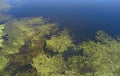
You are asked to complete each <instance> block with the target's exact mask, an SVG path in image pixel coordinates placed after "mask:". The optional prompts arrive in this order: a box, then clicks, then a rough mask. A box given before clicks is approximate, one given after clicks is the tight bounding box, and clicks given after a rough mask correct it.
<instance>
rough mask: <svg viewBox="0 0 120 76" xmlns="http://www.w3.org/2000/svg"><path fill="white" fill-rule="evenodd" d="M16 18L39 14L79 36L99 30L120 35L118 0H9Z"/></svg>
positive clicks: (11, 12)
mask: <svg viewBox="0 0 120 76" xmlns="http://www.w3.org/2000/svg"><path fill="white" fill-rule="evenodd" d="M8 1H9V2H10V3H11V4H12V5H13V7H12V8H11V10H10V12H9V13H10V14H11V15H13V16H14V17H17V18H22V17H38V16H43V17H44V18H46V19H48V20H50V21H52V22H56V23H58V24H59V25H60V27H67V28H69V29H71V30H72V32H74V34H75V35H76V36H77V37H79V38H86V37H93V36H94V34H95V32H96V31H98V30H101V29H102V30H105V31H106V32H108V33H109V34H111V35H117V34H120V21H119V20H120V1H119V0H16V1H15V0H8Z"/></svg>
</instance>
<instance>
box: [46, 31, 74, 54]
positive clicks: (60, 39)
mask: <svg viewBox="0 0 120 76" xmlns="http://www.w3.org/2000/svg"><path fill="white" fill-rule="evenodd" d="M46 43H47V48H50V49H52V50H53V51H54V52H59V53H61V52H64V51H66V50H67V49H68V48H69V47H71V46H73V45H74V44H73V41H72V39H71V37H70V36H69V34H68V32H67V31H65V30H64V31H62V32H60V33H59V34H58V35H53V36H52V37H51V38H50V39H48V40H46Z"/></svg>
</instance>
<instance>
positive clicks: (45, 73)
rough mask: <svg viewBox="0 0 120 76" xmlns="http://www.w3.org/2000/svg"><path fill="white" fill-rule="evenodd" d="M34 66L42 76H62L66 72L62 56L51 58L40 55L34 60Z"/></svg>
mask: <svg viewBox="0 0 120 76" xmlns="http://www.w3.org/2000/svg"><path fill="white" fill-rule="evenodd" d="M32 66H33V67H35V68H36V70H37V71H38V73H39V74H40V76H53V74H59V75H60V74H61V75H62V72H64V70H65V64H64V61H63V58H62V56H60V55H58V56H53V57H49V56H47V55H45V54H40V55H38V56H37V57H35V58H33V64H32Z"/></svg>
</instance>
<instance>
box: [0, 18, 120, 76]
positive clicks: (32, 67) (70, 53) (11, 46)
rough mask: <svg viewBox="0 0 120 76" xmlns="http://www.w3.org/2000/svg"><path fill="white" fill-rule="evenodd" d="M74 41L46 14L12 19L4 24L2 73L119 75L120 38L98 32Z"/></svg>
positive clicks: (0, 33)
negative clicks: (48, 19) (83, 39)
mask: <svg viewBox="0 0 120 76" xmlns="http://www.w3.org/2000/svg"><path fill="white" fill-rule="evenodd" d="M73 41H74V40H73V39H72V37H71V36H70V34H69V31H68V30H59V29H58V27H57V25H56V24H54V23H48V22H46V21H45V20H44V19H43V18H42V17H37V18H23V19H12V20H10V21H9V22H7V23H5V24H2V25H0V60H1V61H0V75H6V76H119V73H120V72H119V70H120V60H119V58H120V38H119V37H117V38H113V37H112V36H110V35H108V34H107V33H105V32H104V31H98V32H97V35H96V40H88V41H83V42H80V43H79V44H78V45H75V44H74V42H73ZM79 53H80V54H79ZM64 55H66V56H64ZM66 57H67V58H66Z"/></svg>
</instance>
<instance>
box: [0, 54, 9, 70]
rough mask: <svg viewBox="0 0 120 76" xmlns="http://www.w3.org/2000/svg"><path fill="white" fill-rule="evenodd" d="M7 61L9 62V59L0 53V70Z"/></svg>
mask: <svg viewBox="0 0 120 76" xmlns="http://www.w3.org/2000/svg"><path fill="white" fill-rule="evenodd" d="M8 62H9V59H7V58H6V57H5V56H4V55H1V54H0V71H1V70H3V69H4V68H5V67H6V65H7V63H8Z"/></svg>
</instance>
